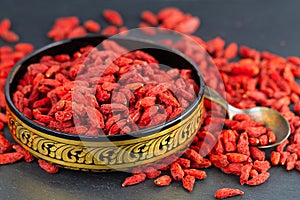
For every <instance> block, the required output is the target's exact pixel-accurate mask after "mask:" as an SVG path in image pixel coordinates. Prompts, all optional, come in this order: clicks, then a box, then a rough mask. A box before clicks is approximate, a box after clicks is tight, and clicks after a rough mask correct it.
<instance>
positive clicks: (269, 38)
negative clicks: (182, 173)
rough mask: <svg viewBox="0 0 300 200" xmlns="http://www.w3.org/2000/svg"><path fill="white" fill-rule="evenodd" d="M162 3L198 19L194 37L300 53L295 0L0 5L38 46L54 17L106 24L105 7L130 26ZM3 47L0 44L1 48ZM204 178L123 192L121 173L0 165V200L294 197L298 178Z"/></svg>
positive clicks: (275, 171) (279, 171)
mask: <svg viewBox="0 0 300 200" xmlns="http://www.w3.org/2000/svg"><path fill="white" fill-rule="evenodd" d="M166 6H176V7H179V8H181V9H182V10H183V11H185V12H189V13H191V14H192V15H196V16H199V17H200V18H201V21H202V23H201V27H200V29H199V30H198V31H197V33H196V35H198V36H201V37H202V38H203V39H205V40H206V39H211V38H213V37H215V36H221V37H223V38H224V39H225V40H226V42H228V43H229V42H232V41H236V42H238V44H240V45H248V46H250V47H254V48H256V49H258V50H261V51H262V50H268V51H271V52H273V53H277V54H280V55H282V56H291V55H296V56H300V42H299V36H300V13H299V8H300V2H299V1H278V2H277V1H259V0H257V1H250V0H246V1H240V0H234V1H233V0H227V1H221V0H205V1H196V0H193V1H187V0H185V1H175V0H155V1H154V0H153V1H146V0H134V1H133V0H131V1H124V0H123V1H107V0H103V1H92V0H90V1H87V0H82V1H80V0H72V1H61V0H60V1H58V0H52V1H33V0H26V1H22V0H19V1H16V0H15V1H13V0H1V1H0V20H1V19H3V18H5V17H8V18H10V19H11V20H12V29H13V30H14V31H16V32H17V33H18V34H19V35H20V36H21V41H22V42H29V43H32V44H34V45H35V47H36V49H38V48H40V47H42V46H44V45H46V44H49V43H50V42H51V41H50V39H48V38H47V37H46V33H47V32H48V30H49V29H50V27H51V26H52V25H53V22H54V20H55V19H56V18H57V17H63V16H70V15H76V16H79V17H80V20H81V22H84V21H85V20H88V19H94V20H96V21H98V22H100V24H101V25H102V27H105V26H107V23H106V22H105V21H104V20H103V18H102V16H101V12H102V11H103V9H105V8H112V9H116V10H118V11H120V13H121V14H122V15H123V17H124V21H125V25H126V26H128V27H129V28H136V27H137V24H138V22H139V14H140V12H141V11H143V10H145V9H149V10H151V11H154V12H157V11H159V10H160V9H162V8H164V7H166ZM5 44H7V43H5V42H3V41H2V40H0V46H2V45H5ZM206 171H207V174H208V178H207V179H206V180H204V181H197V182H196V184H195V188H194V191H193V192H192V193H189V192H187V191H185V190H184V189H183V188H182V186H181V185H180V183H172V184H171V186H169V187H164V188H158V187H156V186H155V185H154V184H153V181H152V180H147V181H146V182H144V183H142V184H140V185H137V186H132V187H127V188H121V183H122V181H123V180H124V178H125V177H127V176H128V174H125V173H118V172H116V173H86V172H77V171H69V170H61V171H60V172H59V173H58V174H55V175H50V174H47V173H46V172H44V171H43V170H42V169H40V168H39V167H38V165H37V162H34V163H31V164H28V163H25V162H19V163H16V164H13V165H5V166H0V199H1V200H2V199H3V200H19V199H24V200H29V199H30V200H43V199H47V200H48V199H51V200H52V199H53V200H61V199H64V200H71V199H72V200H77V199H87V200H89V199H122V200H123V199H214V197H213V194H214V192H215V191H216V190H217V189H218V188H221V187H234V188H240V189H242V190H243V191H244V192H245V195H244V196H241V197H235V198H233V199H278V200H279V199H286V200H288V199H299V196H300V190H299V189H300V176H299V172H298V171H296V170H294V171H291V172H287V171H286V170H285V169H284V168H283V167H273V168H272V169H271V170H270V173H271V177H270V179H269V180H268V181H267V182H266V183H264V184H262V185H260V186H257V187H249V186H241V185H239V179H238V177H236V176H230V175H225V174H223V173H222V172H220V171H219V170H218V169H215V168H210V169H207V170H206Z"/></svg>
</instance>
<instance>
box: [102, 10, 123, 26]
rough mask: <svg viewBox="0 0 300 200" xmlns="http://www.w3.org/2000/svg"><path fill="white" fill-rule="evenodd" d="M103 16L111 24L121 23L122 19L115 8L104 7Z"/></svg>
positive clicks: (118, 24)
mask: <svg viewBox="0 0 300 200" xmlns="http://www.w3.org/2000/svg"><path fill="white" fill-rule="evenodd" d="M103 16H104V18H105V19H106V20H107V21H108V22H109V23H111V24H112V25H117V26H121V25H123V19H122V17H121V15H120V13H118V12H117V11H115V10H111V9H106V10H104V11H103Z"/></svg>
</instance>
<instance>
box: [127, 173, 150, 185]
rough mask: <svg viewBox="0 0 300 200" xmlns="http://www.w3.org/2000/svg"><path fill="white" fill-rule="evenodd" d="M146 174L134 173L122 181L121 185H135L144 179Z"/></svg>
mask: <svg viewBox="0 0 300 200" xmlns="http://www.w3.org/2000/svg"><path fill="white" fill-rule="evenodd" d="M146 177H147V176H146V174H144V173H140V174H135V175H133V176H130V177H127V178H126V179H125V181H124V182H123V183H122V187H126V186H129V185H136V184H138V183H141V182H143V181H145V180H146Z"/></svg>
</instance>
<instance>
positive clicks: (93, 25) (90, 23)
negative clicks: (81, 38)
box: [84, 20, 101, 33]
mask: <svg viewBox="0 0 300 200" xmlns="http://www.w3.org/2000/svg"><path fill="white" fill-rule="evenodd" d="M84 27H85V28H86V30H88V31H90V32H94V33H96V32H99V31H100V29H101V26H100V24H99V23H97V22H95V21H94V20H87V21H86V22H84Z"/></svg>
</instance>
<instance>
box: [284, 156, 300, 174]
mask: <svg viewBox="0 0 300 200" xmlns="http://www.w3.org/2000/svg"><path fill="white" fill-rule="evenodd" d="M297 159H298V156H297V154H296V153H292V154H291V155H289V157H288V158H287V160H286V170H293V169H294V168H295V165H296V161H297Z"/></svg>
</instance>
